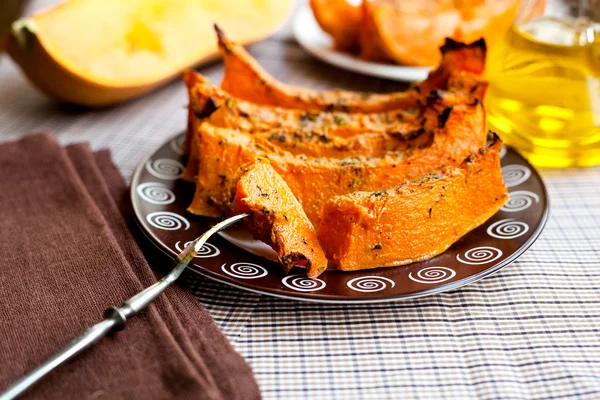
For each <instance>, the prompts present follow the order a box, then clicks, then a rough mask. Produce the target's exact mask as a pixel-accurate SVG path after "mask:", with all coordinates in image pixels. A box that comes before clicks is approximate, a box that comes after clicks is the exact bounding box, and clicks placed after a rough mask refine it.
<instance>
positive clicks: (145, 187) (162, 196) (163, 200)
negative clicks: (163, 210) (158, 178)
mask: <svg viewBox="0 0 600 400" xmlns="http://www.w3.org/2000/svg"><path fill="white" fill-rule="evenodd" d="M136 192H137V194H138V195H139V196H140V197H141V198H142V199H143V200H144V201H147V202H148V203H151V204H159V205H164V204H171V203H172V202H174V201H175V193H173V192H172V191H171V189H169V187H168V186H167V185H165V184H164V183H158V182H146V183H142V184H140V185H138V187H137V188H136Z"/></svg>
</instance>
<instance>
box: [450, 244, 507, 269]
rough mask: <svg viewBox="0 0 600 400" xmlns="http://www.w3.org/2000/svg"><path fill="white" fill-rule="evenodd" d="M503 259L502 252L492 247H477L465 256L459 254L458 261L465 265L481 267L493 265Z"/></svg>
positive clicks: (468, 251)
mask: <svg viewBox="0 0 600 400" xmlns="http://www.w3.org/2000/svg"><path fill="white" fill-rule="evenodd" d="M500 257H502V250H500V249H497V248H495V247H491V246H481V247H475V248H474V249H471V250H467V251H466V252H465V254H464V255H461V254H457V255H456V259H457V260H458V261H460V262H461V263H463V264H471V265H480V264H487V263H491V262H492V261H496V260H497V259H499V258H500Z"/></svg>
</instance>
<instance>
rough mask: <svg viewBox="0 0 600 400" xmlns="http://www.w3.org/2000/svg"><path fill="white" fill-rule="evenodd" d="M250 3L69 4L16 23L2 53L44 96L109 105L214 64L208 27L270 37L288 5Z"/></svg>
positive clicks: (243, 38) (103, 0) (75, 0)
mask: <svg viewBox="0 0 600 400" xmlns="http://www.w3.org/2000/svg"><path fill="white" fill-rule="evenodd" d="M232 3H234V4H232ZM211 4H212V3H211ZM256 4H258V3H256V2H254V1H251V0H232V1H228V2H222V3H220V2H214V4H212V5H209V4H207V2H206V1H200V0H178V1H177V2H174V1H171V0H128V1H121V0H69V1H65V2H63V3H61V4H59V5H57V6H55V7H53V8H50V9H47V10H45V11H42V12H40V13H38V14H36V15H33V16H32V17H29V18H26V19H23V20H19V21H17V22H15V23H14V24H13V30H12V33H11V35H10V36H9V38H8V40H7V43H6V48H7V51H8V53H9V54H10V56H11V57H12V58H13V60H15V62H16V63H17V64H18V65H19V66H20V67H21V69H22V70H23V72H24V73H25V75H26V76H27V77H28V78H29V80H30V81H31V82H32V83H33V84H34V85H35V86H36V87H37V88H39V89H40V90H42V91H43V92H44V93H46V94H47V95H49V96H51V97H53V98H55V99H57V100H59V101H62V102H68V103H74V104H78V105H83V106H90V107H99V106H107V105H111V104H116V103H119V102H122V101H125V100H128V99H130V98H133V97H136V96H139V95H141V94H143V93H146V92H149V91H151V90H153V89H155V88H156V87H158V86H160V85H162V84H164V83H165V82H167V81H169V80H171V79H173V78H174V77H176V76H177V75H178V74H179V73H180V72H181V71H183V70H185V69H187V68H190V67H193V66H196V65H199V64H200V63H203V62H206V61H209V60H212V59H216V58H218V51H217V46H216V45H215V43H214V40H213V39H212V38H213V32H212V30H213V23H215V22H218V23H220V24H221V25H222V26H223V27H224V28H226V29H227V30H228V32H230V35H231V36H232V37H233V38H235V39H236V40H238V41H240V42H242V43H251V42H254V41H257V40H260V39H263V38H265V37H266V36H268V35H270V34H272V33H273V32H274V31H275V30H276V29H277V28H278V27H279V26H280V25H281V24H282V23H283V22H284V21H285V19H286V18H287V16H288V14H289V13H290V12H291V10H292V8H293V4H294V1H293V0H265V1H263V2H261V3H260V6H257V5H256ZM103 16H110V18H108V17H107V18H103Z"/></svg>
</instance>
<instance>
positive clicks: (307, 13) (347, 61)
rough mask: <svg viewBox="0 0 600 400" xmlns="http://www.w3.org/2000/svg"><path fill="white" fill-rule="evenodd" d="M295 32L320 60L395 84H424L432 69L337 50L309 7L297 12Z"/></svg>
mask: <svg viewBox="0 0 600 400" xmlns="http://www.w3.org/2000/svg"><path fill="white" fill-rule="evenodd" d="M293 30H294V37H295V38H296V40H297V41H298V43H300V45H301V46H302V47H303V48H304V49H305V50H306V51H308V52H309V53H310V54H312V55H313V56H315V57H317V58H318V59H320V60H321V61H324V62H326V63H328V64H331V65H335V66H336V67H339V68H343V69H346V70H349V71H353V72H358V73H361V74H365V75H370V76H375V77H378V78H386V79H392V80H396V81H422V80H425V78H427V74H428V73H429V70H430V68H426V67H407V66H402V65H394V64H381V63H375V62H370V61H365V60H361V59H360V58H358V57H356V56H354V55H352V54H348V53H343V52H340V51H338V50H336V49H335V48H334V46H333V40H332V39H331V37H330V36H329V35H328V34H327V33H325V32H323V30H322V29H321V27H320V26H319V24H318V23H317V21H316V20H315V17H314V16H313V13H312V10H311V9H310V8H309V7H303V8H301V9H300V10H298V12H297V13H296V16H295V17H294V24H293Z"/></svg>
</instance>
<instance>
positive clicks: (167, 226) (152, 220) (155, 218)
mask: <svg viewBox="0 0 600 400" xmlns="http://www.w3.org/2000/svg"><path fill="white" fill-rule="evenodd" d="M146 221H148V223H149V224H150V225H152V226H153V227H155V228H158V229H163V230H166V231H176V230H178V229H181V228H183V227H184V226H185V230H188V229H189V228H190V223H189V222H188V220H187V219H185V218H184V217H182V216H181V215H179V214H175V213H174V212H171V211H156V212H153V213H150V214H148V215H146Z"/></svg>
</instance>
